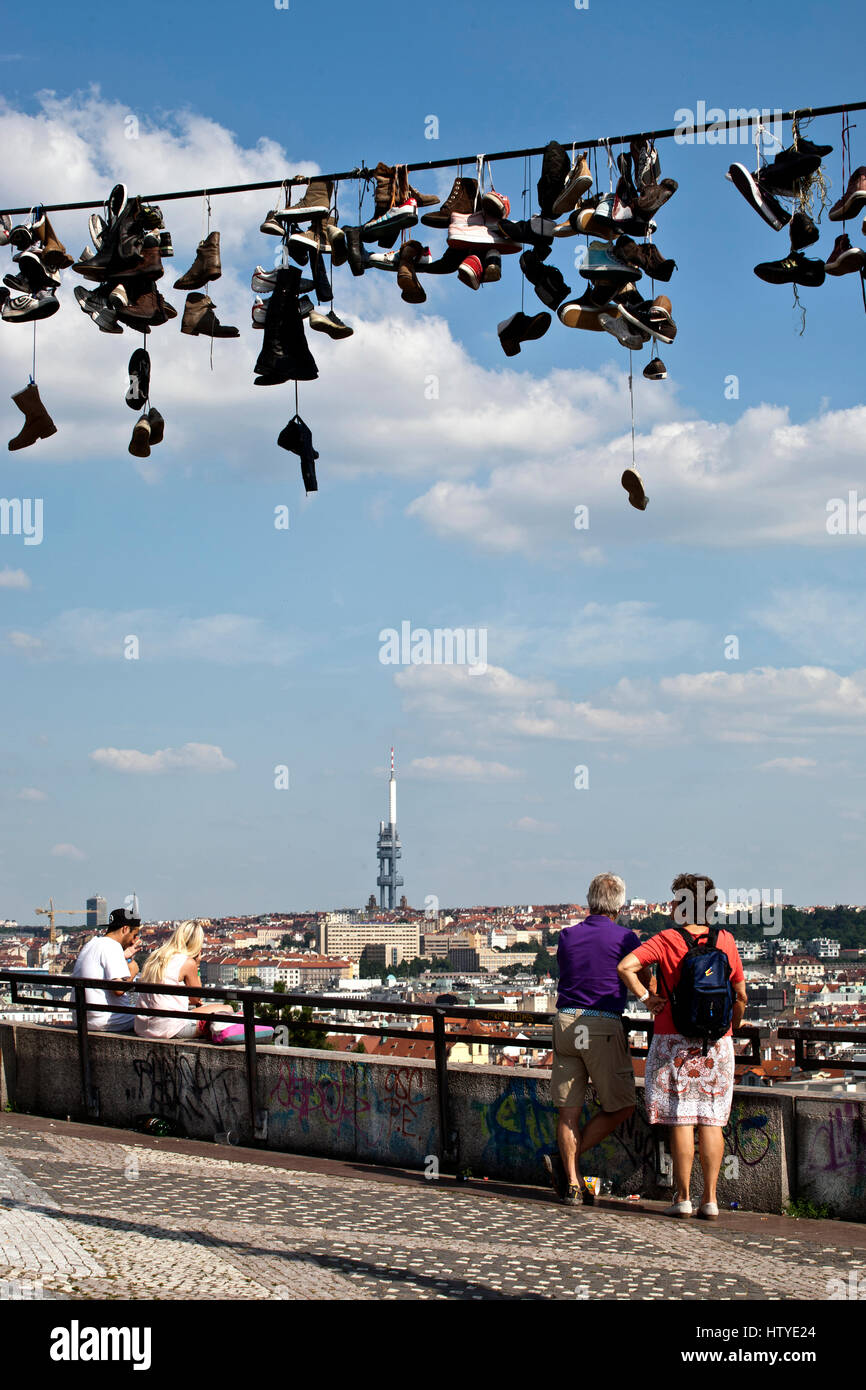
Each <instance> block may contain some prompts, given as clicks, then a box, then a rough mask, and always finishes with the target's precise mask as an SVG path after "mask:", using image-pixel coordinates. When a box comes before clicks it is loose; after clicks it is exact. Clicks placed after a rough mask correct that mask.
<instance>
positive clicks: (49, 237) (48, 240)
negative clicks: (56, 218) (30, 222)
mask: <svg viewBox="0 0 866 1390" xmlns="http://www.w3.org/2000/svg"><path fill="white" fill-rule="evenodd" d="M30 230H31V232H32V234H33V237H34V239H36V238H38V240H39V241H41V242H42V252H41V254H40V260H41V261H42V264H43V265H44V266H45V269H46V270H66V269H68V267H69V266H71V265H72V264H73V263H74V257H72V256H70V255H68V254H67V251H66V247H65V246H64V245H63V242H62V241H61V240H60V238H59V237H58V235H57V233H56V232H55V230H54V228H53V227H52V225H51V223H50V222H49V220H48V214H47V213H43V215H42V217H41V218H40V220H39V221H38V222H37V223H35V224H34V226H33V227H31V229H30Z"/></svg>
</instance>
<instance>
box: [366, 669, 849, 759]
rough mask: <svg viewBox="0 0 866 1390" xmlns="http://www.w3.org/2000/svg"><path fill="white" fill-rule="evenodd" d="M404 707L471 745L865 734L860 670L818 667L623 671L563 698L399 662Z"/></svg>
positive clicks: (504, 679) (534, 685)
mask: <svg viewBox="0 0 866 1390" xmlns="http://www.w3.org/2000/svg"><path fill="white" fill-rule="evenodd" d="M394 679H395V684H396V685H397V687H398V688H399V689H400V690H401V692H402V694H403V698H404V703H405V706H406V708H407V710H409V711H411V712H412V713H414V714H416V715H419V716H422V717H427V718H429V719H432V720H435V721H438V722H440V724H441V725H442V726H443V727H444V729H446V730H447V732H448V737H449V738H453V737H454V733H453V731H454V730H455V729H459V730H460V734H461V736H462V737H463V738H465V739H467V740H472V741H473V742H474V743H475V744H476V745H477V746H482V745H484V744H485V743H489V742H493V741H501V739H502V738H503V737H505V738H529V739H537V738H541V739H553V740H558V739H562V740H570V741H575V742H588V743H595V742H610V741H618V742H622V743H627V744H635V745H638V746H640V745H654V746H663V745H668V746H670V745H676V744H678V743H682V742H684V741H687V740H689V739H693V738H700V739H704V740H708V741H711V742H721V743H744V744H749V743H761V742H768V743H774V742H780V741H784V742H800V743H802V742H804V741H805V740H807V739H809V738H813V737H816V736H819V735H827V734H845V735H852V734H853V735H857V736H859V735H863V734H866V671H859V672H855V673H854V674H853V675H851V676H842V675H839V674H838V673H837V672H835V671H832V670H828V669H826V668H824V667H812V666H802V667H794V668H784V669H776V668H773V667H759V668H756V669H755V670H751V671H746V672H743V673H736V672H729V671H701V672H697V673H694V674H689V673H686V674H681V675H676V676H664V677H662V678H661V679H659V680H651V679H648V678H642V679H640V680H630V679H627V678H623V679H621V680H619V681H617V682H616V683H615V684H614V685H611V686H608V687H604V688H602V689H599V690H597V691H593V692H591V693H590V694H588V695H587V696H586V697H584V698H581V699H577V700H575V699H570V698H568V697H567V696H566V695H564V694H563V693H562V691H561V690H560V689H559V687H557V686H556V685H554V684H553V683H552V682H549V681H530V680H524V679H522V678H521V677H519V676H515V675H513V674H512V673H511V672H509V671H506V670H503V669H502V668H500V667H495V666H491V667H488V669H487V671H486V672H485V673H483V674H479V673H476V674H470V673H469V672H468V670H467V669H466V668H465V667H459V666H432V665H431V666H414V667H407V668H406V669H405V670H402V671H400V672H398V674H397V675H396V676H395V678H394Z"/></svg>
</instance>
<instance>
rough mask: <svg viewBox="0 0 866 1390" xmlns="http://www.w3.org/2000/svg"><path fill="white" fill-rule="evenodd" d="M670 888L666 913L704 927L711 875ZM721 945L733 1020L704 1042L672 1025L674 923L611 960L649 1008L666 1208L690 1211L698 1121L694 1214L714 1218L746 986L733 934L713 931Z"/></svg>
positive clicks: (679, 944) (702, 931)
mask: <svg viewBox="0 0 866 1390" xmlns="http://www.w3.org/2000/svg"><path fill="white" fill-rule="evenodd" d="M671 888H672V891H673V892H674V894H675V900H674V903H672V905H671V906H672V908H673V910H672V912H671V917H672V918H673V920H674V921H676V922H677V924H678V925H681V926H683V927H684V928H685V930H686V931H687V932H689V933H690V935H692V936H694V937H696V938H700V937H704V936H706V935H707V931H708V927H707V916H708V915H709V917H710V921H712V920H713V917H714V915H715V914H714V913H713V911H712V909H713V908H714V906H715V903H716V900H717V897H718V894H717V893H716V889H715V884H714V883H713V880H712V879H711V878H706V877H705V876H704V875H703V874H680V875H679V877H678V878H675V879H674V881H673V883H672V884H671ZM717 944H718V947H719V950H721V951H724V952H725V954H726V956H727V957H728V960H729V961H730V963H731V976H730V983H731V986H732V988H733V990H734V1012H733V1019H732V1024H731V1027H730V1028H729V1029H728V1031H727V1033H726V1034H725V1036H724V1037H723V1038H719V1039H718V1041H717V1042H715V1043H713V1045H712V1046H711V1047H709V1048H708V1049H707V1052H706V1055H704V1052H703V1047H702V1045H701V1043H700V1042H698V1041H696V1040H695V1039H694V1038H684V1037H683V1036H682V1034H681V1033H678V1032H677V1031H676V1028H675V1026H674V1020H673V1014H672V1011H671V1002H670V993H671V990H672V989H673V988H674V987H675V986H676V984H677V982H678V980H679V976H680V968H681V965H682V961H683V957H684V956H685V954H686V951H687V949H688V948H687V947H686V943H685V941H684V940H683V938H682V937H681V935H680V933H679V931H676V930H671V929H670V928H667V929H666V930H665V931H661V932H659V933H658V935H656V936H653V937H650V939H649V940H648V941H645V942H643V944H642V945H640V946H639V947H638V948H637V950H636V951H633V952H632V953H631V955H628V956H625V957H624V958H623V959H622V960H621V961H620V963H619V966H618V967H617V968H618V970H619V974H620V976H621V978H622V979H623V981H624V982H625V984H626V985H627V986H628V988H629V989H630V990H631V992H632V994H635V995H637V997H638V999H639V1000H640V1001H641V1002H642V1003H646V1005H647V1008H648V1009H649V1010H650V1012H651V1013H652V1014H653V1016H654V1025H653V1040H652V1042H651V1044H650V1049H649V1053H648V1055H647V1060H646V1078H645V1091H644V1098H645V1101H646V1108H647V1118H648V1119H649V1122H650V1124H651V1125H670V1126H671V1129H670V1146H671V1158H672V1159H673V1166H674V1182H675V1183H676V1200H675V1201H674V1203H673V1205H672V1206H670V1207H669V1208H668V1210H667V1213H666V1214H667V1215H668V1216H691V1215H692V1203H691V1200H690V1198H689V1183H690V1181H691V1174H692V1165H693V1163H694V1157H695V1125H697V1127H698V1155H699V1158H700V1164H701V1170H702V1172H703V1175H704V1192H703V1203H702V1205H701V1208H700V1211H699V1212H698V1216H701V1217H703V1218H704V1219H705V1220H707V1221H715V1220H716V1218H717V1217H718V1214H719V1207H718V1202H717V1196H716V1185H717V1183H718V1179H719V1171H720V1169H721V1166H722V1157H723V1155H724V1150H725V1143H724V1138H723V1135H722V1130H723V1129H724V1127H725V1125H726V1124H727V1123H728V1119H729V1117H730V1113H731V1100H732V1098H733V1093H734V1044H733V1039H732V1032H733V1029H734V1028H739V1026H740V1023H741V1022H742V1019H743V1015H744V1013H745V1012H746V986H745V984H744V982H743V981H744V976H743V966H742V962H741V961H740V956H739V952H738V951H737V946H736V942H735V941H734V938H733V937H732V936H731V934H730V932H727V931H720V932H719V934H718V942H717ZM653 962H656V963H657V964H658V972H659V975H660V977H661V980H660V983H661V989H660V991H659V993H658V994H648V993H647V991H646V990H645V989H644V986H643V985H642V984H641V982H640V980H639V979H638V973H637V972H638V971H639V970H641V969H642V968H643V967H644V966H647V965H651V964H653Z"/></svg>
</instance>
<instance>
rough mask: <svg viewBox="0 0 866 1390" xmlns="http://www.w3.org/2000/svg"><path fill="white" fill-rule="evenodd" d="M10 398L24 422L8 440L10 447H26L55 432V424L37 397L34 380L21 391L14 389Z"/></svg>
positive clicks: (13, 448) (36, 387)
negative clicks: (19, 430)
mask: <svg viewBox="0 0 866 1390" xmlns="http://www.w3.org/2000/svg"><path fill="white" fill-rule="evenodd" d="M12 399H13V401H14V402H15V404H16V405H17V407H18V409H19V410H20V411H21V414H22V415H23V416H24V424H23V425H22V426H21V432H20V434H16V436H15V438H14V439H10V440H9V448H10V449H12V450H15V449H26V448H27V447H28V445H30V444H35V443H36V441H37V439H48V438H50V436H51V435H52V434H56V433H57V426H56V425H55V423H54V421H53V420H52V418H51V416H50V415H49V414H48V411H47V410H46V409H45V406H44V405H43V404H42V401H41V400H40V399H39V387H38V386H37V385H36V382H35V381H31V382H30V384H29V386H25V387H24V390H23V391H16V392H15V394H14V395H13V397H12Z"/></svg>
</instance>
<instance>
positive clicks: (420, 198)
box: [409, 183, 441, 208]
mask: <svg viewBox="0 0 866 1390" xmlns="http://www.w3.org/2000/svg"><path fill="white" fill-rule="evenodd" d="M409 196H410V198H414V199H415V203H416V205H417V206H418V207H419V208H432V207H435V206H436V204H437V203H438V202H441V199H440V198H438V197H437V195H436V194H435V193H419V192H418V190H417V188H413V187H412V185H411V183H410V184H409Z"/></svg>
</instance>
